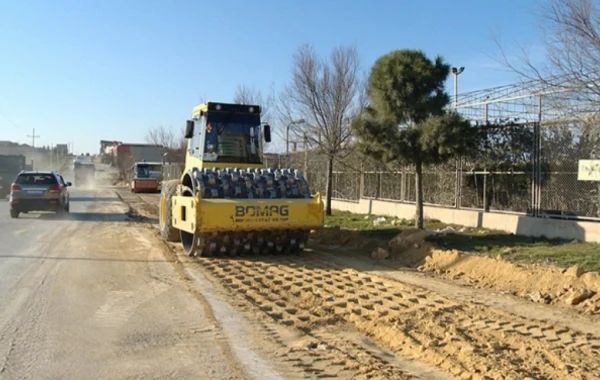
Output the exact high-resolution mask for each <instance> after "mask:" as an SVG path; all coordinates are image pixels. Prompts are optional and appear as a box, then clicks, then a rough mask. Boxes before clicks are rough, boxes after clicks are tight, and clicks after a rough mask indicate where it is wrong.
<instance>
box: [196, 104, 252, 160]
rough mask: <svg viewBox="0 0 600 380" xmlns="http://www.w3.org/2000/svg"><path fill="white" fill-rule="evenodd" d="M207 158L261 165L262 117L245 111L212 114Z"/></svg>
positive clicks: (206, 148)
mask: <svg viewBox="0 0 600 380" xmlns="http://www.w3.org/2000/svg"><path fill="white" fill-rule="evenodd" d="M204 160H205V161H211V162H231V163H249V164H260V163H261V155H260V117H259V116H258V115H256V116H255V115H244V114H242V115H239V114H227V113H223V114H212V115H210V114H209V116H208V118H207V123H206V139H205V145H204Z"/></svg>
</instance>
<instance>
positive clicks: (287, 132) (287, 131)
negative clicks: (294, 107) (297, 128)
mask: <svg viewBox="0 0 600 380" xmlns="http://www.w3.org/2000/svg"><path fill="white" fill-rule="evenodd" d="M305 122H306V120H304V119H298V120H294V121H291V122H290V123H289V124H288V125H287V127H285V155H286V157H287V155H288V154H289V153H290V127H291V126H292V125H295V124H303V123H305Z"/></svg>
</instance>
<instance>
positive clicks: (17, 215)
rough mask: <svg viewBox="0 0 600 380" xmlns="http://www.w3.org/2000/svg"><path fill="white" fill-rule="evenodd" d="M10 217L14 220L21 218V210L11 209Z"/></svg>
mask: <svg viewBox="0 0 600 380" xmlns="http://www.w3.org/2000/svg"><path fill="white" fill-rule="evenodd" d="M10 217H11V218H14V219H16V218H18V217H19V210H14V209H12V208H11V209H10Z"/></svg>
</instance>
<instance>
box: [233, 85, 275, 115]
mask: <svg viewBox="0 0 600 380" xmlns="http://www.w3.org/2000/svg"><path fill="white" fill-rule="evenodd" d="M233 102H234V103H239V104H253V105H258V106H260V109H261V112H260V117H261V120H262V121H265V122H269V121H270V120H269V118H270V117H271V109H272V106H273V103H274V102H275V97H274V96H273V86H271V88H270V91H269V93H268V94H267V95H263V93H262V92H261V91H260V90H258V89H256V88H255V87H249V86H246V85H245V84H240V85H238V86H237V88H236V89H235V94H234V95H233Z"/></svg>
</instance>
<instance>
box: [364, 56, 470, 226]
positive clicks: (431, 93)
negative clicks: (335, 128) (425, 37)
mask: <svg viewBox="0 0 600 380" xmlns="http://www.w3.org/2000/svg"><path fill="white" fill-rule="evenodd" d="M449 74H450V66H449V65H448V64H446V63H445V62H444V60H443V59H442V57H440V56H438V57H436V59H435V61H432V60H430V59H428V58H427V56H426V55H425V54H424V53H423V52H422V51H420V50H411V49H404V50H396V51H393V52H391V53H388V54H386V55H384V56H382V57H380V58H379V59H378V60H377V61H376V62H375V64H374V65H373V67H372V69H371V73H370V75H369V80H368V88H367V95H368V100H369V105H368V106H367V107H366V108H365V110H364V112H363V114H362V115H361V116H360V117H359V118H357V119H356V120H355V121H354V124H353V129H354V132H355V133H356V135H357V137H358V138H359V143H358V146H359V148H360V149H361V151H362V152H363V153H365V154H366V155H368V156H370V157H372V158H374V159H377V160H381V161H383V162H385V163H390V162H397V163H399V164H404V165H407V164H408V165H414V167H415V172H416V173H415V174H416V175H415V181H416V184H415V185H416V186H415V187H416V203H417V208H416V217H415V221H416V223H415V224H416V227H417V228H420V229H422V228H423V181H422V178H423V177H422V173H423V166H425V165H432V164H441V163H444V162H447V161H448V160H450V159H452V158H455V157H458V156H459V155H461V154H467V153H469V152H471V151H473V150H474V149H476V147H477V145H478V143H477V139H476V138H474V137H475V134H474V133H473V132H474V127H473V126H472V125H471V123H470V122H469V121H468V120H465V119H463V118H462V117H461V116H460V115H458V114H457V113H455V112H448V111H447V109H446V107H447V105H448V103H449V101H450V98H449V96H448V94H447V93H446V91H445V89H444V83H445V81H446V79H447V77H448V75H449Z"/></svg>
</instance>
